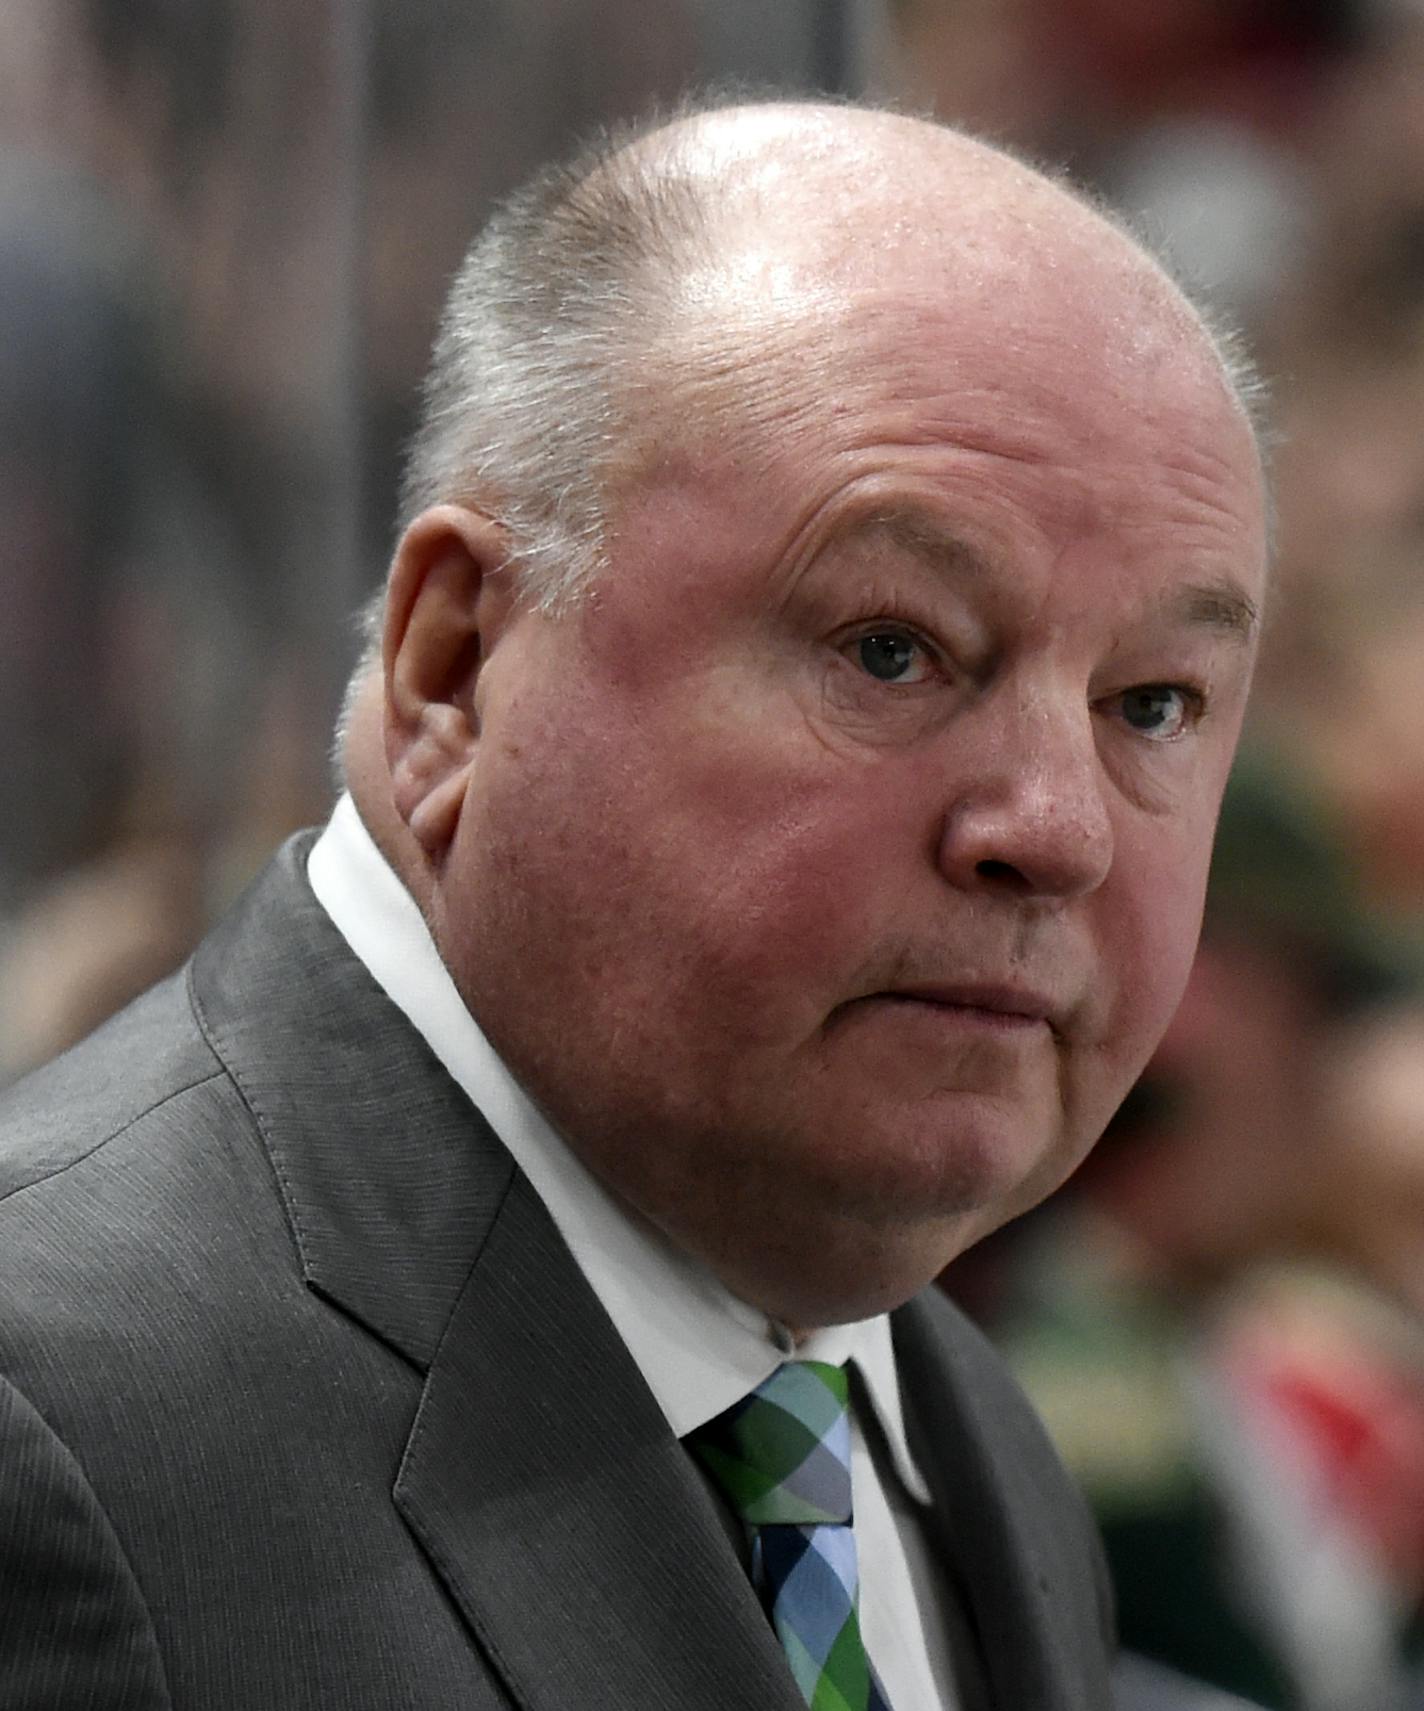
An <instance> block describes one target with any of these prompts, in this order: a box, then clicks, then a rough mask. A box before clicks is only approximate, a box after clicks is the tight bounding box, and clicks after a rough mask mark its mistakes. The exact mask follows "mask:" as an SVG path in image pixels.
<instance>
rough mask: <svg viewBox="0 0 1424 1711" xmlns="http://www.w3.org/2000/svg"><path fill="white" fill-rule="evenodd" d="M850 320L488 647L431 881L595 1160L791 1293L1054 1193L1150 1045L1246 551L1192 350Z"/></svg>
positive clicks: (1236, 452) (679, 1235)
mask: <svg viewBox="0 0 1424 1711" xmlns="http://www.w3.org/2000/svg"><path fill="white" fill-rule="evenodd" d="M981 319H982V317H981ZM1080 320H1083V321H1084V324H1088V323H1091V324H1092V325H1094V326H1096V325H1097V324H1098V322H1097V319H1096V318H1095V312H1094V313H1089V312H1088V311H1086V310H1085V311H1084V312H1083V315H1082V316H1080ZM1104 325H1105V326H1111V325H1115V324H1114V323H1112V322H1111V317H1110V316H1109V317H1106V318H1105V319H1104ZM838 336H840V337H842V338H843V339H844V340H845V352H844V357H845V363H846V373H847V374H848V375H851V376H853V378H854V387H853V390H850V389H848V390H847V392H846V393H845V394H844V396H842V397H839V398H822V399H820V400H815V399H812V400H811V407H810V408H804V406H805V405H806V403H807V399H806V398H805V397H800V398H798V399H797V404H798V406H799V407H798V408H797V409H795V410H792V409H788V410H787V412H786V415H785V418H784V420H783V421H782V422H781V423H780V424H779V426H778V427H777V428H776V429H775V431H772V432H770V433H758V434H756V435H753V434H751V433H748V434H747V435H746V436H741V435H739V434H738V433H737V432H736V431H735V430H731V431H728V432H727V433H726V435H725V437H724V438H722V439H720V440H716V439H714V438H713V437H712V436H708V438H707V439H706V441H705V442H704V443H701V444H697V445H689V444H687V443H684V448H683V450H682V452H680V453H669V454H668V455H667V457H666V458H665V459H664V460H663V461H662V462H661V463H660V464H659V466H658V467H656V468H655V469H652V470H650V471H648V472H647V473H646V475H645V477H644V478H643V479H642V480H641V481H640V482H639V483H638V484H637V485H636V486H635V487H633V488H632V489H631V490H630V491H629V492H628V493H627V494H626V495H625V496H624V498H623V499H622V501H621V502H620V504H619V506H618V508H617V510H616V513H615V516H614V522H613V536H612V540H611V543H610V562H611V568H610V570H609V572H608V574H607V575H606V576H605V577H604V578H603V579H602V580H601V581H600V583H599V585H598V587H597V589H596V592H595V593H594V594H593V596H592V597H591V598H590V599H589V600H587V601H586V602H585V603H584V604H582V605H581V606H579V607H577V608H576V609H574V610H572V611H571V612H569V613H567V614H565V615H562V616H559V617H556V618H550V617H547V616H542V615H540V614H537V613H535V612H532V611H525V612H522V613H517V614H516V615H515V617H514V618H513V619H512V620H511V621H510V622H509V623H508V624H507V625H506V626H505V627H504V628H503V630H502V631H501V633H500V634H499V635H498V636H497V637H496V638H495V641H494V645H493V647H492V648H491V649H490V651H489V654H488V657H487V658H486V660H485V662H484V664H483V665H482V667H481V671H480V676H479V682H478V689H477V693H476V701H475V711H476V713H477V716H478V730H479V736H478V742H477V744H476V748H475V752H474V758H473V760H472V763H471V768H470V777H469V783H468V788H467V791H466V795H465V800H464V804H463V809H462V814H461V818H460V823H459V827H458V830H457V832H456V835H455V840H454V843H453V845H452V847H451V851H450V856H449V859H448V861H447V862H446V863H445V866H444V868H443V870H442V875H441V879H440V882H439V884H440V892H439V898H438V902H437V906H436V908H435V909H434V911H433V912H432V918H433V920H434V924H435V930H436V934H437V938H438V940H439V942H440V945H441V949H442V952H443V954H444V955H445V957H446V960H447V962H448V963H449V964H450V966H451V968H452V971H453V972H454V974H455V978H456V980H457V983H458V984H459V986H460V988H461V991H462V993H463V994H464V996H465V999H466V1001H467V1003H468V1004H469V1006H470V1008H471V1010H472V1012H473V1013H474V1014H475V1016H476V1017H477V1019H478V1020H479V1021H480V1022H481V1024H482V1025H483V1026H484V1027H485V1029H486V1031H487V1032H488V1033H489V1035H490V1036H491V1038H492V1039H493V1041H494V1043H495V1044H496V1046H497V1048H498V1049H499V1050H500V1051H501V1053H502V1054H503V1055H504V1057H505V1059H506V1061H507V1062H508V1063H509V1064H510V1066H511V1068H512V1069H513V1070H514V1072H515V1073H516V1075H517V1076H518V1077H519V1078H520V1080H521V1081H522V1082H523V1083H524V1084H525V1085H526V1087H527V1088H528V1089H529V1090H530V1091H531V1093H532V1094H533V1095H534V1097H535V1098H536V1100H537V1101H538V1102H539V1103H540V1104H541V1106H542V1107H543V1108H544V1109H545V1110H546V1112H547V1113H548V1115H549V1116H550V1117H551V1119H552V1120H553V1122H554V1124H555V1125H556V1127H557V1128H558V1129H559V1130H560V1131H561V1132H562V1133H563V1134H564V1136H565V1137H566V1138H567V1140H568V1141H569V1143H570V1144H571V1145H572V1147H573V1148H574V1150H575V1151H576V1152H577V1153H578V1154H579V1155H580V1156H581V1157H582V1158H583V1159H584V1161H585V1162H586V1163H587V1164H588V1165H589V1166H590V1167H591V1168H592V1169H593V1170H594V1171H595V1172H596V1173H597V1174H598V1175H599V1176H601V1177H602V1178H603V1179H604V1180H605V1181H606V1182H607V1183H608V1184H610V1185H611V1186H612V1187H613V1188H614V1189H615V1190H617V1191H618V1192H619V1193H620V1194H622V1195H623V1196H624V1197H625V1198H626V1199H627V1200H628V1201H629V1202H631V1203H632V1204H633V1205H634V1206H635V1207H636V1208H638V1210H639V1211H641V1212H642V1213H643V1214H644V1215H646V1216H647V1217H648V1218H649V1219H651V1220H652V1221H653V1222H654V1223H655V1224H657V1225H659V1226H661V1227H662V1228H663V1229H664V1230H665V1231H667V1232H668V1233H669V1234H670V1235H671V1236H672V1237H673V1239H674V1240H675V1241H676V1242H678V1243H679V1244H680V1245H681V1246H683V1247H685V1248H688V1249H690V1250H691V1251H693V1252H694V1253H696V1254H698V1255H699V1256H700V1257H701V1258H702V1259H703V1260H705V1261H706V1262H707V1263H708V1264H709V1265H711V1267H712V1268H713V1269H714V1270H715V1271H717V1272H718V1273H719V1275H721V1276H722V1277H723V1279H724V1280H725V1281H726V1282H728V1283H729V1284H730V1285H731V1286H732V1287H733V1288H734V1289H736V1290H737V1291H738V1292H739V1293H741V1294H743V1295H744V1296H745V1297H746V1298H748V1299H749V1300H752V1301H754V1302H756V1303H757V1304H759V1305H761V1306H762V1307H764V1308H765V1309H767V1310H768V1311H770V1312H772V1313H774V1314H776V1315H778V1316H779V1317H782V1318H784V1319H787V1320H788V1321H789V1322H791V1323H801V1324H813V1323H823V1322H828V1321H830V1320H833V1319H837V1318H850V1317H858V1316H861V1315H862V1314H865V1313H868V1312H871V1311H874V1310H878V1309H879V1308H881V1307H883V1306H885V1305H888V1304H891V1303H894V1302H896V1301H898V1300H900V1299H902V1298H903V1297H904V1296H906V1295H908V1294H909V1293H911V1292H912V1291H913V1290H914V1289H915V1288H917V1287H919V1286H920V1285H921V1284H922V1283H923V1282H925V1281H927V1280H928V1278H930V1277H931V1276H933V1275H934V1274H935V1273H936V1272H937V1271H938V1270H939V1269H940V1268H941V1267H942V1266H943V1265H944V1264H945V1263H946V1262H947V1261H948V1260H949V1259H950V1258H952V1257H953V1255H954V1254H955V1253H956V1252H957V1251H959V1249H960V1248H962V1247H963V1246H964V1245H966V1243H967V1242H969V1241H970V1240H972V1239H974V1238H975V1237H977V1236H979V1235H981V1234H983V1233H985V1232H986V1231H987V1230H988V1229H990V1228H993V1227H994V1226H996V1225H997V1224H999V1223H1000V1222H1002V1221H1003V1220H1004V1219H1005V1218H1006V1217H1008V1216H1011V1215H1012V1214H1014V1213H1015V1212H1017V1211H1019V1210H1022V1209H1024V1208H1025V1207H1027V1206H1028V1205H1030V1204H1032V1203H1034V1202H1035V1201H1037V1200H1038V1199H1039V1198H1040V1197H1041V1196H1042V1195H1043V1194H1045V1193H1047V1192H1048V1191H1049V1190H1050V1189H1051V1188H1052V1187H1054V1186H1055V1185H1056V1184H1057V1183H1058V1182H1059V1181H1060V1180H1061V1179H1062V1178H1063V1177H1064V1175H1065V1174H1066V1173H1067V1172H1068V1171H1069V1170H1071V1169H1072V1168H1073V1166H1074V1165H1075V1164H1076V1163H1077V1162H1078V1160H1079V1159H1080V1158H1081V1157H1082V1156H1083V1154H1084V1152H1085V1151H1086V1149H1087V1148H1088V1147H1089V1146H1090V1145H1091V1144H1092V1142H1093V1141H1094V1139H1096V1137H1097V1135H1098V1134H1099V1132H1100V1131H1101V1129H1102V1127H1103V1125H1104V1123H1105V1122H1106V1120H1107V1118H1108V1117H1109V1115H1110V1114H1111V1112H1112V1111H1113V1109H1114V1107H1115V1106H1116V1105H1117V1103H1118V1101H1119V1100H1120V1099H1121V1097H1122V1095H1123V1093H1124V1092H1125V1091H1126V1089H1127V1087H1128V1085H1129V1083H1130V1082H1131V1081H1132V1079H1133V1078H1134V1077H1135V1075H1136V1074H1137V1072H1138V1071H1139V1069H1140V1068H1141V1066H1142V1065H1143V1063H1144V1061H1145V1060H1146V1058H1147V1056H1148V1055H1149V1053H1150V1051H1151V1049H1152V1047H1153V1045H1154V1043H1155V1041H1156V1039H1157V1038H1158V1036H1159V1034H1160V1033H1161V1031H1162V1029H1163V1027H1164V1026H1165V1024H1166V1022H1167V1020H1168V1018H1169V1017H1170V1015H1171V1013H1172V1010H1173V1007H1174V1005H1175V1004H1176V1001H1177V998H1178V995H1179V992H1180V990H1181V987H1182V984H1183V981H1184V979H1185V975H1186V972H1187V968H1188V965H1189V962H1190V958H1191V954H1192V948H1193V945H1194V943H1195V939H1196V933H1197V927H1198V921H1199V916H1200V906H1201V897H1202V890H1203V885H1204V880H1205V874H1206V867H1207V859H1208V854H1209V848H1210V841H1211V834H1212V828H1213V824H1214V818H1215V812H1216V808H1217V803H1218V800H1219V797H1220V793H1221V789H1222V786H1223V784H1224V781H1225V778H1226V773H1227V769H1228V765H1229V762H1230V758H1231V752H1232V749H1233V746H1234V743H1235V740H1236V736H1237V732H1238V728H1239V724H1240V720H1241V715H1242V710H1243V702H1244V699H1245V694H1246V687H1247V680H1248V676H1249V669H1250V663H1251V656H1252V651H1253V641H1252V637H1251V634H1250V619H1249V613H1250V608H1251V606H1252V605H1254V604H1257V603H1259V600H1260V597H1261V593H1262V582H1263V577H1264V548H1263V528H1262V515H1261V495H1260V488H1259V478H1258V474H1257V471H1256V465H1255V459H1254V455H1253V452H1252V449H1251V446H1250V442H1249V436H1248V433H1247V430H1246V428H1245V426H1244V424H1243V423H1242V421H1241V420H1240V418H1239V416H1238V415H1237V413H1236V412H1235V410H1234V409H1233V407H1232V406H1230V405H1229V403H1228V401H1227V399H1226V396H1225V393H1224V389H1223V387H1222V384H1221V382H1220V380H1219V379H1218V378H1217V377H1216V376H1215V375H1214V373H1212V372H1211V370H1210V366H1209V364H1208V362H1207V360H1206V359H1205V358H1204V357H1203V356H1202V355H1201V353H1200V352H1199V351H1196V352H1188V353H1187V354H1186V355H1183V356H1179V357H1176V358H1170V359H1169V358H1168V357H1167V356H1160V357H1159V358H1158V359H1155V361H1154V362H1153V363H1152V364H1151V365H1149V366H1150V367H1151V372H1150V373H1146V372H1144V374H1143V375H1142V376H1139V377H1138V378H1140V379H1141V380H1142V384H1141V385H1140V386H1134V385H1131V384H1128V382H1129V381H1130V380H1131V379H1132V376H1131V375H1127V377H1126V379H1125V377H1124V373H1122V372H1114V373H1112V374H1108V373H1106V372H1105V371H1104V370H1103V369H1101V368H1100V366H1099V364H1098V363H1097V360H1096V358H1095V355H1094V353H1093V351H1092V350H1091V349H1089V350H1088V351H1087V352H1086V353H1085V351H1084V349H1083V333H1082V327H1081V326H1079V325H1077V324H1075V325H1074V326H1072V327H1070V328H1069V329H1068V330H1067V331H1065V332H1064V334H1063V336H1061V337H1054V336H1053V335H1052V332H1051V330H1050V331H1045V332H1044V333H1043V335H1042V336H1041V337H1039V338H1037V339H1036V340H1035V341H1034V342H1033V343H1032V345H1031V346H1029V345H1027V344H1025V343H1022V342H1021V343H1020V344H1019V346H1018V347H1017V348H1016V347H1015V344H1014V342H1013V341H1012V340H1006V339H1003V338H1000V337H998V336H993V334H992V329H990V330H989V334H988V336H986V329H985V327H984V326H983V325H975V324H974V317H973V316H972V315H966V314H962V313H960V312H958V311H956V312H955V313H953V314H951V313H941V312H940V311H938V310H937V309H936V308H935V307H934V305H933V304H929V303H926V302H925V301H923V300H912V299H910V298H909V297H908V296H907V297H905V298H904V300H901V301H896V300H895V299H894V297H893V294H891V295H889V296H887V295H886V294H884V293H880V294H877V295H875V296H874V297H873V298H868V299H867V300H866V302H865V303H864V304H862V305H860V306H859V307H858V308H857V311H856V313H855V314H854V315H853V316H851V317H850V318H849V319H848V320H847V321H846V322H845V323H844V325H843V326H842V327H841V329H840V333H839V335H838ZM1146 362H1147V359H1144V363H1146Z"/></svg>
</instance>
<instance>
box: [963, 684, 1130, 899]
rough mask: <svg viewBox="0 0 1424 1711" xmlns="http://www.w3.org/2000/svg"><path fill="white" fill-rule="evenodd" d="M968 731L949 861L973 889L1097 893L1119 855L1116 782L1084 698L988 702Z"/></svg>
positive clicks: (1027, 893)
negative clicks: (1107, 772) (1069, 703)
mask: <svg viewBox="0 0 1424 1711" xmlns="http://www.w3.org/2000/svg"><path fill="white" fill-rule="evenodd" d="M984 711H985V714H986V715H992V716H990V717H986V718H985V719H984V720H983V721H982V724H981V729H980V730H979V731H977V732H975V733H973V734H972V735H971V734H970V733H968V732H965V731H963V730H961V731H959V732H957V733H955V735H954V737H947V740H950V741H955V742H956V751H957V752H956V754H955V756H954V758H953V760H952V761H951V763H950V765H951V768H952V771H953V773H954V778H955V781H954V785H953V788H952V790H951V792H950V799H949V803H948V806H947V809H946V813H945V817H944V822H943V826H942V829H941V834H940V848H939V864H940V868H941V870H942V871H943V873H944V874H945V876H946V878H948V879H949V880H950V881H951V882H952V883H953V884H954V885H956V886H959V887H960V888H962V889H964V890H973V891H985V890H989V891H996V892H1003V893H1008V894H1014V895H1020V896H1025V897H1044V898H1069V897H1080V896H1084V895H1086V894H1087V893H1089V892H1091V891H1095V890H1096V889H1097V888H1098V886H1100V885H1101V884H1102V883H1103V881H1104V880H1105V879H1106V878H1107V876H1108V871H1109V869H1110V868H1111V866H1112V860H1113V838H1114V833H1113V822H1112V818H1111V816H1110V813H1109V807H1108V799H1107V791H1108V790H1109V788H1110V785H1109V782H1108V780H1107V779H1106V778H1105V777H1104V775H1103V770H1102V763H1101V759H1100V757H1099V754H1098V750H1097V743H1096V740H1095V736H1094V731H1093V715H1092V712H1091V709H1090V708H1089V707H1088V706H1087V705H1086V703H1085V702H1080V703H1079V704H1078V705H1077V706H1076V707H1071V708H1070V707H1065V706H1057V707H1055V706H1052V705H1045V704H1035V705H1030V706H1020V707H1018V708H1014V709H1006V708H1004V707H1002V706H1000V707H999V708H996V709H991V708H988V707H986V708H985V709H984Z"/></svg>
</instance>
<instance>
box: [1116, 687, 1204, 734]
mask: <svg viewBox="0 0 1424 1711" xmlns="http://www.w3.org/2000/svg"><path fill="white" fill-rule="evenodd" d="M1113 700H1114V701H1115V702H1116V704H1117V706H1116V710H1117V712H1118V714H1119V716H1120V717H1121V718H1122V720H1123V722H1124V724H1126V725H1129V726H1130V727H1131V728H1132V729H1133V730H1134V731H1136V732H1137V734H1138V735H1139V736H1143V737H1147V738H1150V739H1151V740H1152V741H1153V742H1159V743H1163V742H1171V741H1172V739H1173V738H1174V737H1180V736H1183V735H1185V734H1186V732H1187V731H1189V730H1190V729H1191V728H1192V726H1193V725H1195V724H1196V722H1197V720H1198V719H1199V718H1200V717H1201V712H1202V698H1201V696H1200V695H1199V694H1198V693H1197V692H1196V691H1195V690H1193V689H1184V688H1182V687H1181V686H1180V685H1178V684H1174V683H1144V684H1141V685H1139V686H1138V687H1137V688H1136V689H1125V690H1123V692H1122V693H1121V694H1120V695H1117V696H1114V697H1113Z"/></svg>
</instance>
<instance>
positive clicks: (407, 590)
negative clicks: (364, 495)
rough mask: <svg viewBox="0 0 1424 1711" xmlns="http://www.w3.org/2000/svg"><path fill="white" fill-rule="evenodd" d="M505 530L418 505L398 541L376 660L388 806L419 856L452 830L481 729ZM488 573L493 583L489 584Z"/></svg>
mask: <svg viewBox="0 0 1424 1711" xmlns="http://www.w3.org/2000/svg"><path fill="white" fill-rule="evenodd" d="M507 556H508V548H507V541H506V537H505V533H504V530H503V529H502V528H501V527H500V525H499V524H497V523H495V522H494V521H493V520H492V519H491V518H489V517H486V516H483V515H482V514H481V513H479V512H477V511H470V510H467V509H466V508H465V507H463V506H460V505H437V506H435V507H433V508H432V509H431V510H429V511H424V512H422V513H421V515H420V516H419V517H417V518H416V519H415V521H414V522H413V523H412V524H411V525H410V527H409V528H408V529H407V530H406V532H405V534H404V535H403V536H402V537H401V541H400V544H399V546H398V547H397V548H396V556H395V561H394V563H393V565H392V567H391V576H390V585H389V588H388V590H387V594H386V617H385V629H384V633H383V636H382V662H383V666H384V674H385V744H386V761H387V765H388V766H389V768H390V776H391V786H392V795H393V800H394V803H395V807H396V811H397V812H398V813H399V815H400V817H401V819H402V820H404V821H405V823H406V824H407V825H408V826H409V827H410V830H411V832H412V833H413V834H414V836H415V838H416V840H417V842H418V843H419V844H420V845H421V847H422V849H424V851H425V853H426V854H427V856H429V857H430V858H431V859H432V860H437V859H438V858H439V857H440V856H441V855H443V853H444V851H445V849H446V848H447V847H448V845H449V843H450V840H451V839H452V838H453V837H454V834H455V827H456V825H457V824H458V822H459V817H460V808H461V805H462V803H463V801H464V795H465V788H466V783H467V780H468V776H469V765H470V761H471V759H472V758H473V756H474V752H475V746H476V743H477V741H478V738H479V724H478V718H477V716H476V713H475V684H476V681H477V679H478V677H479V671H480V665H481V662H482V660H483V658H484V656H485V654H486V653H487V651H488V648H489V645H490V643H491V641H492V639H493V636H492V634H491V633H490V632H491V626H492V625H493V624H494V623H496V622H497V619H498V617H499V616H502V615H503V612H504V610H505V608H506V606H507V603H508V602H507V589H506V587H505V580H506V579H504V578H502V577H501V576H500V572H501V571H502V570H503V569H504V566H505V563H506V560H507ZM492 581H493V586H492Z"/></svg>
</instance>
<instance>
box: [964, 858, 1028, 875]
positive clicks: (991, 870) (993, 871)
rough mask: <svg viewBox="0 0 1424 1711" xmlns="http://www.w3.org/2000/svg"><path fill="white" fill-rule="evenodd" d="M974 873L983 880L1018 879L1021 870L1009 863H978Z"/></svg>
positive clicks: (992, 861) (991, 861)
mask: <svg viewBox="0 0 1424 1711" xmlns="http://www.w3.org/2000/svg"><path fill="white" fill-rule="evenodd" d="M974 871H975V872H976V873H977V874H978V875H979V877H980V878H981V879H1018V878H1020V877H1021V876H1020V874H1019V870H1018V869H1017V868H1016V867H1015V866H1013V864H1012V863H1011V862H1007V861H994V860H989V861H977V862H975V864H974Z"/></svg>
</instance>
